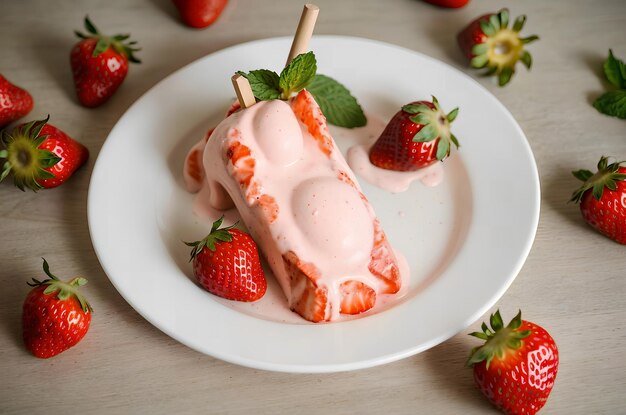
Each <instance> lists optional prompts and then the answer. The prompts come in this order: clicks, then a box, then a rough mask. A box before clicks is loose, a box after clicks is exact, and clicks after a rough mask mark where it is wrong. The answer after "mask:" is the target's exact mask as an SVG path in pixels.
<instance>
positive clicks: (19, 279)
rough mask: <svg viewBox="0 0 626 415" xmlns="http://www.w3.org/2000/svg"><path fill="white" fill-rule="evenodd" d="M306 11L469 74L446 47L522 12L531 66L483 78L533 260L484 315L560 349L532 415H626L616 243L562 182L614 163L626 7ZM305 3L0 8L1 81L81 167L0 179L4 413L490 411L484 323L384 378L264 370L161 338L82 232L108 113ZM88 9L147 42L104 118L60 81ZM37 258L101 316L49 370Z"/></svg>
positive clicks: (624, 149) (624, 281)
mask: <svg viewBox="0 0 626 415" xmlns="http://www.w3.org/2000/svg"><path fill="white" fill-rule="evenodd" d="M318 4H319V5H320V7H321V14H320V18H319V19H318V23H317V26H316V30H315V33H317V34H340V35H350V36H361V37H366V38H373V39H377V40H381V41H385V42H389V43H393V44H397V45H400V46H404V47H407V48H410V49H413V50H416V51H419V52H422V53H424V54H427V55H430V56H432V57H434V58H436V59H439V60H441V61H443V62H446V63H448V64H450V65H452V66H455V67H458V68H461V69H462V70H464V71H467V72H468V73H471V74H472V76H475V73H473V72H472V71H470V70H468V69H466V68H465V67H464V65H463V63H462V60H461V54H460V52H459V51H458V49H457V46H456V43H455V34H456V32H457V31H458V29H459V28H461V27H462V26H463V25H464V24H465V23H466V22H469V21H470V20H471V19H472V18H474V17H477V16H479V15H481V14H483V13H486V12H490V11H497V10H499V9H500V8H501V7H505V6H508V7H509V8H510V10H511V13H512V14H513V15H519V14H526V15H527V16H528V22H527V26H526V29H525V33H527V34H533V33H537V34H539V35H541V40H540V41H539V42H537V43H535V44H532V45H531V46H530V47H529V49H530V50H531V51H532V53H533V56H534V67H533V69H532V72H527V71H525V70H524V69H523V68H522V69H521V70H520V71H519V73H518V74H517V76H516V77H515V79H514V80H513V81H512V83H511V84H510V85H509V86H507V87H506V88H498V87H497V86H496V85H495V83H494V82H493V81H492V80H491V79H483V78H478V77H477V79H479V82H480V83H481V84H482V85H484V86H485V87H486V88H487V89H488V90H490V91H491V92H492V93H493V94H494V95H495V96H496V97H497V98H498V99H499V100H500V101H501V102H502V103H503V104H504V105H505V106H506V107H507V108H508V109H509V110H510V111H511V113H512V114H513V115H514V117H515V118H516V119H517V121H518V122H519V123H520V125H521V127H522V128H523V130H524V132H525V133H526V135H527V137H528V140H529V142H530V145H531V147H532V149H533V151H534V154H535V157H536V160H537V164H538V169H539V175H540V178H541V186H542V202H541V217H540V222H539V228H538V231H537V236H536V240H535V242H534V245H533V247H532V250H531V252H530V256H529V257H528V260H527V261H526V263H525V265H524V267H523V269H522V270H521V272H520V273H519V275H518V277H517V279H516V280H515V281H514V283H513V284H512V286H511V287H510V289H509V290H508V291H507V292H506V294H505V295H504V296H503V297H502V298H501V299H500V300H499V301H498V302H497V304H496V307H498V308H500V309H501V310H502V312H503V314H504V316H505V318H507V319H508V318H510V317H512V316H513V315H514V314H515V312H516V311H517V310H518V308H521V309H523V311H524V317H525V318H527V319H530V320H534V321H536V322H537V323H539V324H541V325H543V326H544V327H545V328H546V329H548V330H549V331H550V332H551V333H552V335H553V336H554V338H555V339H556V341H557V344H558V347H559V349H560V355H561V357H560V358H561V364H560V370H559V374H558V377H557V380H556V384H555V387H554V390H553V392H552V395H551V397H550V399H549V400H548V403H547V405H546V407H545V409H544V410H543V412H542V413H546V414H591V413H593V414H596V413H604V414H618V413H626V378H625V373H626V298H625V295H626V255H625V254H626V248H625V247H624V246H621V245H618V244H616V243H614V242H612V241H610V240H608V239H606V238H604V237H603V236H600V235H599V234H597V233H595V232H594V231H592V230H591V229H590V228H589V227H588V226H587V225H586V224H584V223H583V221H582V219H581V217H580V214H579V211H578V208H577V206H575V205H573V204H568V203H567V200H568V198H569V196H570V194H571V192H572V191H573V190H574V189H575V188H576V187H577V186H578V182H577V181H576V180H575V179H574V178H573V177H572V176H571V174H570V172H571V171H572V170H575V169H579V168H588V169H592V168H595V164H596V162H597V160H598V159H599V158H600V156H601V155H613V156H615V157H618V158H620V159H624V158H626V121H623V120H619V119H616V118H610V117H606V116H604V115H601V114H599V113H598V112H596V110H595V109H594V108H592V106H591V102H592V101H593V99H594V98H595V97H597V96H598V95H599V94H600V93H601V92H602V91H603V90H604V88H605V85H604V82H603V80H602V78H601V69H600V68H601V64H602V62H603V60H604V58H605V57H606V55H607V53H608V48H610V47H611V48H613V51H614V53H615V54H616V55H617V56H620V57H622V58H626V2H625V1H624V0H603V1H601V0H594V1H592V0H549V1H545V0H526V1H523V2H522V1H515V2H514V1H509V2H505V1H499V0H498V1H496V0H472V2H471V4H470V5H469V6H467V7H466V8H464V9H461V10H454V11H449V10H441V9H437V8H435V7H432V6H430V5H428V4H424V3H422V2H421V1H418V0H393V1H380V0H377V1H364V0H362V1H358V0H353V1H346V0H344V1H333V0H319V1H318ZM301 9H302V3H301V2H298V1H288V0H272V1H269V0H267V1H258V0H257V1H253V0H231V2H230V4H229V5H228V7H227V9H226V10H225V13H224V14H223V15H222V17H221V18H220V19H219V21H218V22H217V23H215V24H214V25H213V26H212V27H210V28H208V29H206V30H201V31H197V30H192V29H188V28H186V27H184V26H183V25H182V24H180V23H179V21H178V19H177V16H176V12H175V9H174V7H173V6H172V4H171V3H170V2H169V1H168V0H132V1H129V0H107V1H97V0H85V1H81V2H75V1H70V0H64V1H61V0H58V1H54V2H51V1H45V0H29V1H10V0H0V73H2V74H3V75H4V76H6V77H7V78H8V79H10V80H12V81H13V82H14V83H16V84H17V85H20V86H22V87H24V88H26V89H28V90H29V91H30V92H31V93H32V94H33V96H34V99H35V102H36V105H35V108H34V110H33V111H32V113H31V114H30V115H29V119H34V118H35V117H39V118H41V117H45V115H46V114H48V113H50V114H51V115H52V122H53V123H54V124H55V125H57V126H59V127H60V128H62V129H63V130H65V131H66V132H67V133H69V134H70V135H72V136H73V137H75V138H76V139H78V140H79V141H81V142H83V143H84V144H85V145H86V146H87V147H88V148H89V150H90V152H91V158H90V160H89V162H88V164H87V165H86V167H84V168H83V169H81V170H80V171H78V172H77V174H76V175H75V177H74V178H73V179H72V180H71V181H70V182H68V183H67V184H65V185H63V186H62V187H60V188H57V189H55V190H50V191H41V192H39V193H37V194H34V193H32V192H26V193H22V192H20V191H19V190H17V189H15V188H13V187H12V186H11V184H10V181H8V182H6V183H3V184H2V185H0V216H1V218H2V220H1V222H0V223H1V225H0V229H1V232H0V235H1V237H2V244H1V248H0V264H1V265H0V283H1V284H2V290H1V297H2V298H1V300H0V373H1V374H2V375H1V376H0V379H1V380H0V413H3V414H9V413H28V414H34V413H61V412H65V411H69V412H71V413H81V414H89V413H113V412H118V413H158V414H160V413H168V414H169V413H268V414H280V413H296V414H299V413H302V414H304V413H333V414H335V413H337V414H354V413H387V414H400V413H424V414H461V413H463V414H482V413H497V411H495V410H494V409H493V408H492V407H491V406H490V405H489V404H488V403H487V401H486V400H485V399H483V397H482V396H481V395H480V394H479V392H478V391H477V390H476V389H475V387H474V385H473V382H472V377H471V370H469V369H466V368H464V361H465V359H466V357H467V354H468V351H469V350H470V348H471V347H472V346H473V345H475V344H476V343H475V341H474V340H473V339H472V338H470V337H469V336H467V333H469V332H470V331H473V330H475V329H477V328H478V326H479V324H480V322H476V323H474V324H473V325H472V327H470V328H468V329H467V330H466V331H464V332H462V333H459V334H458V335H456V336H454V337H453V338H451V339H449V340H448V341H446V342H444V343H442V344H440V345H439V346H437V347H434V348H432V349H430V350H428V351H426V352H423V353H421V354H419V355H416V356H413V357H410V358H407V359H404V360H401V361H397V362H395V363H391V364H387V365H384V366H380V367H375V368H371V369H364V370H359V371H356V372H347V373H337V374H324V375H294V374H284V373H272V372H264V371H259V370H252V369H248V368H244V367H239V366H235V365H231V364H228V363H225V362H222V361H219V360H216V359H213V358H211V357H209V356H206V355H203V354H200V353H198V352H195V351H193V350H191V349H189V348H188V347H186V346H184V345H182V344H180V343H178V342H177V341H175V340H173V339H172V338H170V337H168V336H166V335H165V334H163V333H162V332H160V331H159V330H158V329H156V328H155V327H153V326H152V325H151V324H150V323H148V322H147V321H146V320H144V319H143V318H142V317H141V316H140V315H138V314H137V312H135V311H134V310H133V309H132V308H131V307H130V305H128V304H127V303H126V302H125V301H124V299H123V298H122V297H121V296H120V294H118V292H117V291H116V290H115V288H114V287H113V286H112V285H111V283H110V282H109V280H108V278H107V276H106V275H105V274H104V272H103V271H102V269H101V267H100V265H99V263H98V260H97V258H96V256H95V254H94V252H93V249H92V246H91V242H90V237H89V232H88V228H87V218H86V201H87V189H88V185H89V178H90V175H91V171H92V168H93V165H94V162H95V160H96V158H97V157H98V152H99V150H100V148H101V146H102V144H103V142H104V141H105V139H106V137H107V135H108V134H109V132H110V130H111V128H112V127H113V125H114V124H115V122H116V121H117V120H118V118H119V117H120V116H121V115H122V114H123V113H124V112H125V111H126V109H127V108H128V107H129V106H130V105H131V104H132V103H133V102H134V101H135V100H136V99H137V98H139V97H140V96H141V95H142V94H143V93H144V92H146V91H147V90H148V89H150V88H151V87H152V86H154V85H155V84H156V83H157V82H158V81H159V80H161V79H163V78H164V77H166V76H167V75H169V74H170V73H172V72H173V71H175V70H176V69H178V68H181V67H183V66H185V65H187V64H189V63H191V62H193V61H194V60H196V59H198V58H201V57H203V56H205V55H207V54H209V53H212V52H214V51H217V50H220V49H222V48H225V47H227V46H231V45H235V44H238V43H241V42H245V41H249V40H253V39H259V38H267V37H273V36H279V35H281V36H282V35H291V34H293V32H294V29H295V25H296V22H297V18H298V17H299V15H300V11H301ZM85 14H89V15H90V17H92V19H93V20H94V22H96V24H97V25H98V26H99V27H100V28H101V29H102V30H103V31H107V32H127V31H130V32H132V34H133V38H135V39H137V40H138V41H139V42H140V44H141V46H142V47H143V50H142V51H141V52H140V53H139V56H140V58H141V59H142V60H143V63H142V64H141V65H133V66H132V67H131V68H130V72H129V75H128V77H127V79H126V81H125V83H124V85H123V86H122V88H121V89H120V90H119V91H118V92H117V94H116V95H115V96H114V97H113V99H111V100H110V101H109V102H108V103H107V104H106V105H104V106H102V107H100V108H98V109H86V108H83V107H81V106H80V105H78V103H77V100H76V98H75V95H74V90H73V85H72V79H71V73H70V69H69V51H70V49H71V47H72V45H73V44H74V42H75V38H74V36H73V30H74V29H82V20H83V17H84V16H85ZM496 156H497V155H494V157H496ZM137 157H141V155H140V154H138V155H137ZM502 173H503V174H515V172H502ZM511 220H515V219H514V218H512V219H511ZM41 257H46V258H47V259H48V260H49V262H50V263H51V265H52V268H53V270H54V271H56V272H57V273H58V274H63V275H66V276H71V275H83V276H86V277H88V278H89V280H90V283H89V285H88V286H86V289H85V292H86V294H87V295H88V296H89V298H90V300H91V303H92V304H93V306H94V308H95V310H96V313H95V314H94V319H93V323H92V326H91V329H90V332H89V333H88V334H87V336H86V337H85V339H84V340H83V341H82V342H81V343H80V344H79V345H78V346H76V347H75V348H73V349H71V350H70V351H67V352H65V353H63V354H61V355H59V356H57V357H55V358H53V359H49V360H40V359H36V358H34V357H32V356H31V355H29V354H28V353H27V352H26V350H25V349H24V347H23V345H22V341H21V326H20V318H21V305H22V301H23V299H24V297H25V295H26V293H27V291H28V290H29V287H28V286H27V285H26V284H25V282H26V281H27V280H29V279H30V278H31V277H34V276H40V275H41V259H40V258H41ZM496 307H494V309H493V310H495V308H496ZM493 310H490V311H493ZM485 317H487V316H483V318H485ZM481 321H482V320H481Z"/></svg>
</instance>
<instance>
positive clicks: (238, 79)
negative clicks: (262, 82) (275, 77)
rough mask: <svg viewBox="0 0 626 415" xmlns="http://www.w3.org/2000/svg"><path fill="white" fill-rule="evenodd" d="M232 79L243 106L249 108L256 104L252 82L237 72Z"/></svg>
mask: <svg viewBox="0 0 626 415" xmlns="http://www.w3.org/2000/svg"><path fill="white" fill-rule="evenodd" d="M230 79H231V81H232V82H233V87H234V88H235V93H236V94H237V99H238V100H239V104H240V105H241V108H249V107H251V106H253V105H254V104H256V99H255V98H254V93H253V92H252V88H251V87H250V82H248V80H247V79H246V77H245V76H243V75H239V74H235V75H233V76H232V77H231V78H230Z"/></svg>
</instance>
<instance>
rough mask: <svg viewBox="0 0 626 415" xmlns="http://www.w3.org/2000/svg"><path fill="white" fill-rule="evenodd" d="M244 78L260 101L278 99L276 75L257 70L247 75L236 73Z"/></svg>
mask: <svg viewBox="0 0 626 415" xmlns="http://www.w3.org/2000/svg"><path fill="white" fill-rule="evenodd" d="M237 73H238V74H240V75H242V76H244V77H245V78H246V79H247V80H248V82H249V83H250V87H251V88H252V93H253V94H254V96H255V97H256V98H257V99H259V100H261V101H267V100H270V99H278V98H279V97H280V86H279V85H278V80H279V77H278V74H277V73H276V72H274V71H269V70H267V69H257V70H256V71H250V72H249V73H245V72H241V71H239V72H237Z"/></svg>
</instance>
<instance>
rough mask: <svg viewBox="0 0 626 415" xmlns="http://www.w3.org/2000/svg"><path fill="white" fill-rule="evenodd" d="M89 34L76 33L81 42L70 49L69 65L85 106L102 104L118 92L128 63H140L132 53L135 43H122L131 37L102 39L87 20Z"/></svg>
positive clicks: (104, 37)
mask: <svg viewBox="0 0 626 415" xmlns="http://www.w3.org/2000/svg"><path fill="white" fill-rule="evenodd" d="M85 28H86V29H87V31H88V32H89V34H87V35H85V34H83V33H80V32H78V31H75V32H74V33H76V36H78V37H79V38H81V39H82V40H81V41H80V42H78V43H76V45H74V47H73V48H72V52H71V54H70V64H71V66H72V75H73V77H74V86H75V87H76V94H77V95H78V100H79V101H80V103H81V104H82V105H84V106H85V107H97V106H99V105H102V104H103V103H105V102H106V101H107V100H108V99H109V98H111V96H112V95H113V94H114V93H115V91H117V89H118V88H119V86H120V85H121V84H122V82H123V81H124V78H126V74H127V73H128V61H130V62H134V63H140V61H139V59H137V58H136V57H135V56H134V55H133V52H136V51H138V50H140V49H138V48H136V47H135V44H136V43H137V42H134V41H131V42H128V43H124V41H125V40H127V39H128V38H129V36H130V35H115V36H111V37H109V36H105V35H101V34H100V33H98V30H97V29H96V27H95V26H94V25H93V23H91V21H90V20H89V18H88V17H85Z"/></svg>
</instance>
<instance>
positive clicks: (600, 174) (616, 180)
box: [570, 157, 626, 244]
mask: <svg viewBox="0 0 626 415" xmlns="http://www.w3.org/2000/svg"><path fill="white" fill-rule="evenodd" d="M624 163H626V162H624V161H619V162H614V163H610V164H609V159H608V157H601V158H600V161H599V162H598V171H597V172H596V173H592V172H591V171H589V170H578V171H574V172H572V174H573V175H574V177H576V178H577V179H579V180H582V181H583V182H584V183H583V185H582V186H581V187H580V188H579V189H578V190H576V191H575V192H574V193H573V194H572V198H571V199H570V202H576V203H580V212H581V214H582V216H583V218H584V219H585V221H586V222H587V223H589V225H591V226H592V227H593V228H595V229H596V230H597V231H598V232H600V233H601V234H603V235H605V236H606V237H608V238H611V239H613V240H614V241H616V242H618V243H620V244H626V167H625V166H622V164H624Z"/></svg>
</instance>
